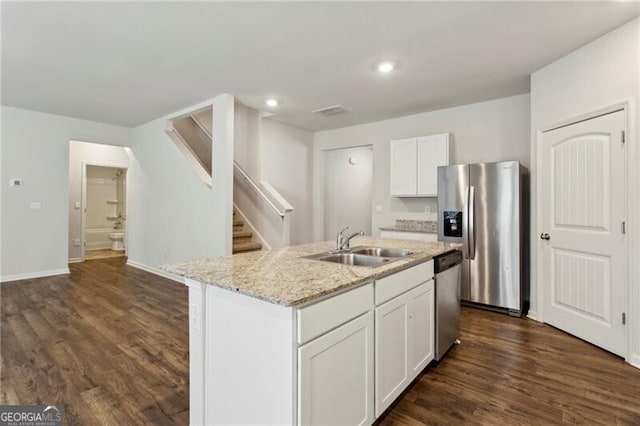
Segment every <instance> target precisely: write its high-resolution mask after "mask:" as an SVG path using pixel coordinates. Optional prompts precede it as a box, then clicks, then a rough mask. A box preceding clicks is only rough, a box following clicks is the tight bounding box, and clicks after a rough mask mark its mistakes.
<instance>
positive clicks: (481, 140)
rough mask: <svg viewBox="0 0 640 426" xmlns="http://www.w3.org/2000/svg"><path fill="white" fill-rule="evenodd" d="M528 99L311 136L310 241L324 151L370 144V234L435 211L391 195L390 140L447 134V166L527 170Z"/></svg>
mask: <svg viewBox="0 0 640 426" xmlns="http://www.w3.org/2000/svg"><path fill="white" fill-rule="evenodd" d="M529 119H530V111H529V95H519V96H513V97H508V98H502V99H496V100H492V101H488V102H481V103H476V104H471V105H465V106H460V107H455V108H449V109H444V110H439V111H433V112H427V113H423V114H415V115H409V116H405V117H399V118H394V119H391V120H384V121H378V122H375V123H367V124H362V125H358V126H351V127H345V128H342V129H337V130H328V131H324V132H318V133H315V134H314V148H313V149H314V152H313V161H314V165H313V182H314V184H313V206H314V212H316V213H317V214H316V215H315V216H314V218H313V232H314V234H313V235H314V239H316V240H321V239H323V236H324V233H323V229H322V228H323V222H324V219H323V217H322V216H323V213H322V212H323V210H324V208H323V194H324V190H323V182H324V176H323V174H324V173H323V170H324V167H323V164H322V161H323V156H322V151H324V150H329V149H336V148H345V147H351V146H361V145H373V206H374V207H373V209H375V206H376V205H379V206H381V207H382V209H383V212H382V213H374V211H373V210H372V215H373V220H372V235H379V231H378V228H379V227H380V226H387V225H392V224H393V223H394V221H395V219H400V218H412V219H416V218H427V217H428V218H434V217H435V216H434V215H425V213H424V211H425V207H426V206H428V207H429V208H430V209H431V211H432V212H435V211H437V209H436V206H437V203H436V201H437V200H436V199H435V198H419V199H403V198H392V197H391V196H390V195H389V141H390V140H393V139H402V138H409V137H413V136H423V135H431V134H438V133H450V134H451V137H450V141H451V149H450V154H449V155H450V157H449V158H450V162H451V164H456V163H476V162H489V161H502V160H519V161H521V162H522V164H524V165H525V166H527V167H528V166H529V155H530V153H529V151H530V145H529V144H530V142H529V141H530V131H529V129H530V128H529Z"/></svg>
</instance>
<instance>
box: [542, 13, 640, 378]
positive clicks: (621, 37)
mask: <svg viewBox="0 0 640 426" xmlns="http://www.w3.org/2000/svg"><path fill="white" fill-rule="evenodd" d="M639 99H640V18H637V19H635V20H633V21H631V22H630V23H628V24H626V25H623V26H622V27H620V28H618V29H616V30H614V31H612V32H610V33H608V34H606V35H604V36H602V37H600V38H599V39H597V40H595V41H593V42H591V43H589V44H587V45H586V46H583V47H582V48H580V49H578V50H576V51H575V52H573V53H571V54H569V55H567V56H565V57H563V58H561V59H559V60H558V61H556V62H554V63H552V64H550V65H548V66H546V67H544V68H542V69H540V70H538V71H536V72H535V73H533V74H532V75H531V162H532V176H531V182H532V203H531V205H532V217H531V219H532V220H531V228H532V248H531V256H532V257H531V264H532V277H531V296H532V301H531V302H532V304H531V309H532V311H533V312H532V314H533V315H534V316H538V319H540V320H544V312H542V311H541V306H540V304H539V303H538V297H537V296H538V291H539V286H538V285H537V282H536V279H537V273H536V270H535V265H537V263H536V261H537V258H538V254H539V253H538V251H539V250H538V248H539V239H538V238H537V235H538V233H539V232H541V231H540V230H539V229H538V227H537V215H536V210H535V206H536V198H537V194H536V190H537V189H536V179H537V173H536V171H537V170H536V169H537V167H536V166H537V164H536V163H537V161H536V158H537V155H538V144H537V132H538V131H539V130H540V129H541V128H543V127H546V126H549V125H552V124H554V123H557V122H560V121H563V120H567V119H571V118H572V117H577V116H580V115H583V114H587V113H589V112H591V111H596V110H599V109H601V108H604V107H607V106H611V105H614V104H618V103H620V102H623V101H627V100H630V101H631V104H632V109H631V111H629V123H628V124H629V129H630V134H629V136H628V138H627V143H628V145H627V146H628V165H629V167H630V173H629V179H628V182H629V197H628V202H629V204H630V212H631V215H632V217H630V218H629V221H628V223H629V230H630V234H629V236H630V238H631V239H632V241H631V246H630V250H631V252H630V255H629V259H630V263H631V265H630V268H629V283H630V287H631V288H630V298H629V300H630V302H629V307H630V309H631V312H630V314H631V315H628V317H630V321H629V322H628V324H629V326H630V339H629V357H628V358H627V360H628V361H630V362H631V363H633V364H634V365H636V366H638V367H640V263H639V262H637V261H634V260H637V259H640V226H639V224H640V149H638V142H639V138H638V131H637V129H638V123H640V108H638V101H639Z"/></svg>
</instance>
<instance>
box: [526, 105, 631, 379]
mask: <svg viewBox="0 0 640 426" xmlns="http://www.w3.org/2000/svg"><path fill="white" fill-rule="evenodd" d="M620 110H622V111H623V112H624V115H625V137H626V141H625V144H626V149H627V153H626V154H627V155H626V158H625V160H626V164H625V168H626V173H625V192H626V200H625V203H626V207H625V211H626V214H625V216H626V223H627V225H630V224H631V223H633V219H635V218H637V217H638V215H640V206H638V207H637V208H636V206H635V204H638V203H640V196H638V195H636V194H635V193H636V192H638V191H639V190H640V188H636V187H635V186H637V184H635V182H637V181H636V180H635V179H636V176H638V173H639V172H640V170H638V164H637V163H638V161H637V155H638V154H640V152H638V153H636V149H635V146H634V145H635V141H636V140H637V138H636V134H635V120H634V118H635V115H634V114H635V105H634V102H633V100H632V99H626V100H624V101H621V102H618V103H615V104H611V105H609V106H606V107H603V108H599V109H595V110H592V111H589V112H586V113H584V114H580V115H577V116H574V117H570V118H566V119H563V120H560V121H557V122H555V123H551V124H548V125H546V126H542V127H540V128H538V129H537V130H536V137H535V144H536V148H535V150H536V164H537V165H540V164H542V155H543V153H542V148H543V136H544V133H545V132H548V131H550V130H555V129H558V128H560V127H566V126H569V125H572V124H576V123H579V122H581V121H587V120H591V119H593V118H596V117H599V116H602V115H606V114H610V113H613V112H616V111H620ZM535 183H536V200H538V202H537V203H536V208H535V216H536V218H535V228H533V229H532V230H531V239H532V241H535V242H536V243H535V244H536V246H535V248H533V249H534V250H535V253H536V259H535V262H536V267H535V272H536V277H535V279H536V280H537V281H536V289H537V291H536V307H537V311H536V312H535V318H534V319H536V320H537V321H540V322H544V306H543V300H544V296H545V286H544V285H542V283H541V281H540V279H539V278H540V277H541V276H542V270H543V266H544V265H543V263H542V261H541V259H542V258H543V257H542V251H543V249H544V245H543V243H542V241H541V240H540V238H538V234H539V232H542V231H541V229H542V223H541V222H542V206H541V204H540V200H541V199H542V198H543V197H542V174H541V173H540V172H539V167H538V172H537V173H536V181H535ZM532 210H533V209H532ZM639 223H640V221H639ZM627 229H628V230H629V232H627V234H626V235H627V237H626V241H625V256H626V270H625V278H626V283H625V284H626V287H627V301H626V305H627V306H625V309H624V310H625V312H626V313H627V327H626V329H625V332H626V334H627V350H626V354H625V361H626V362H628V363H630V364H632V365H634V366H636V367H638V368H640V354H634V353H633V347H634V346H633V343H634V342H633V336H634V335H635V331H636V329H637V328H638V327H640V324H636V323H635V321H634V319H635V315H636V313H635V312H634V309H633V305H634V304H633V296H634V294H638V295H640V267H638V268H637V269H638V271H636V270H634V264H633V262H632V258H633V256H632V255H633V253H634V251H638V250H639V249H640V247H637V243H636V241H635V240H634V232H637V231H634V228H633V227H632V226H627ZM634 287H635V288H634ZM638 309H640V307H639V308H638Z"/></svg>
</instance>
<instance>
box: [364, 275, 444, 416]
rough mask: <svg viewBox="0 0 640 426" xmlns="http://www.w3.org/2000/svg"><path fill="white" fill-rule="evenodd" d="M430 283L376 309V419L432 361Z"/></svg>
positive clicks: (431, 291) (431, 281)
mask: <svg viewBox="0 0 640 426" xmlns="http://www.w3.org/2000/svg"><path fill="white" fill-rule="evenodd" d="M433 295H434V293H433V280H429V281H428V282H426V283H423V284H421V285H419V286H418V287H416V288H414V289H413V290H410V291H408V292H406V293H403V294H401V295H400V296H398V297H396V298H395V299H392V300H390V301H388V302H387V303H385V304H383V305H381V306H379V307H377V308H376V417H378V416H380V415H381V414H382V413H383V412H384V410H386V409H387V408H388V407H389V405H391V403H393V401H395V399H396V398H397V397H398V396H399V395H400V394H401V393H402V392H403V391H404V390H405V388H406V387H407V386H408V385H409V384H410V383H411V381H412V380H413V379H415V378H416V377H417V376H418V374H419V373H420V372H421V371H422V370H423V369H424V367H426V366H427V364H429V362H431V360H433V357H434V349H433V348H434V341H433V324H434V322H433V321H434V318H433V314H434V311H433Z"/></svg>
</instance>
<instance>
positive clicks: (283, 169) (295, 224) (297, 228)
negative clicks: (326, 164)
mask: <svg viewBox="0 0 640 426" xmlns="http://www.w3.org/2000/svg"><path fill="white" fill-rule="evenodd" d="M261 127H262V131H261V145H262V158H263V161H262V163H263V164H262V173H263V179H264V180H266V181H267V182H269V183H270V184H272V185H273V187H274V188H276V189H277V190H278V192H279V193H280V194H281V195H282V196H283V197H284V198H285V199H286V200H287V201H288V202H289V203H291V205H292V206H293V207H294V209H295V210H294V211H293V213H291V244H292V245H294V244H305V243H310V242H312V241H313V235H312V232H311V231H312V216H313V211H312V207H311V201H312V197H311V190H312V185H311V179H312V167H313V161H312V155H313V133H311V132H309V131H307V130H302V129H297V128H295V127H291V126H287V125H285V124H282V123H278V122H276V121H274V120H270V119H263V120H262V125H261Z"/></svg>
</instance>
